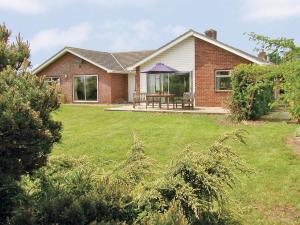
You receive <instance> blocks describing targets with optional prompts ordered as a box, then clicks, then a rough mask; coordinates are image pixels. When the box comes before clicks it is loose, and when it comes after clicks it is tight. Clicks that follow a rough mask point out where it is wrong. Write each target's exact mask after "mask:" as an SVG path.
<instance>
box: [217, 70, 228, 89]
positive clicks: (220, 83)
mask: <svg viewBox="0 0 300 225" xmlns="http://www.w3.org/2000/svg"><path fill="white" fill-rule="evenodd" d="M215 76H216V79H215V80H216V91H229V90H231V77H230V70H217V71H216V74H215Z"/></svg>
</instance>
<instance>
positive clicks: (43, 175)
mask: <svg viewBox="0 0 300 225" xmlns="http://www.w3.org/2000/svg"><path fill="white" fill-rule="evenodd" d="M21 186H22V187H23V189H24V192H25V196H24V197H23V199H24V201H22V204H21V207H19V209H17V210H15V212H14V216H13V217H12V218H11V220H10V224H15V225H17V224H20V221H22V220H24V221H28V224H62V225H63V224H66V225H67V224H72V225H73V224H74V225H76V224H78V225H81V224H90V223H91V222H94V221H101V222H103V223H108V224H110V223H109V222H110V221H122V222H125V221H126V222H128V223H133V221H134V220H135V218H136V217H137V213H136V212H137V211H136V209H137V207H136V205H135V204H134V202H133V198H132V196H131V195H130V190H128V188H127V187H126V186H123V185H120V184H118V185H116V184H114V183H111V182H110V181H109V179H108V178H103V177H102V176H100V175H99V172H98V170H97V168H96V167H95V166H94V165H93V164H92V163H90V161H89V159H88V158H86V157H83V158H79V159H75V158H66V157H61V156H60V157H53V158H51V159H50V161H49V163H48V164H47V166H45V167H43V168H41V169H40V170H38V171H37V172H36V173H34V174H33V175H32V176H31V177H29V176H27V177H24V179H23V180H22V183H21Z"/></svg>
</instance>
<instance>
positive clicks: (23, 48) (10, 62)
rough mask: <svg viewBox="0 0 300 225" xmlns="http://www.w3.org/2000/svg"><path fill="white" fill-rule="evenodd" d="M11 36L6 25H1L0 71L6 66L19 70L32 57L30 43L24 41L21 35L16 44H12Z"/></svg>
mask: <svg viewBox="0 0 300 225" xmlns="http://www.w3.org/2000/svg"><path fill="white" fill-rule="evenodd" d="M11 34H12V32H11V31H10V30H9V29H8V28H7V27H6V25H5V24H3V25H0V71H1V70H3V69H5V67H6V66H11V67H12V68H14V69H16V70H19V69H20V68H21V67H22V64H23V62H24V61H27V60H28V59H29V57H30V50H29V43H28V42H26V41H23V39H22V37H21V35H20V34H18V35H17V37H16V41H15V42H11V40H10V37H11ZM28 65H29V62H28Z"/></svg>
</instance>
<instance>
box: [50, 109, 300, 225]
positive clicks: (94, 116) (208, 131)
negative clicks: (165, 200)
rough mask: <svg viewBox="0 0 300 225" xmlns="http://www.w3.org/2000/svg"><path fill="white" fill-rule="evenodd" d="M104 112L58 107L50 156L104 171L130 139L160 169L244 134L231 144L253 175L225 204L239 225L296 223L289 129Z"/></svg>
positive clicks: (297, 171)
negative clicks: (188, 149) (236, 210)
mask: <svg viewBox="0 0 300 225" xmlns="http://www.w3.org/2000/svg"><path fill="white" fill-rule="evenodd" d="M104 109H105V107H102V106H79V105H64V106H62V107H61V109H60V110H59V111H58V112H57V113H55V114H54V118H55V119H56V120H61V121H62V122H63V133H62V134H63V138H62V141H61V143H59V144H57V145H55V147H54V150H53V153H52V154H53V155H58V154H67V155H72V156H81V155H86V156H89V157H91V158H92V160H93V161H94V162H95V163H97V164H98V165H99V167H101V168H103V170H104V171H109V170H110V169H111V168H113V167H114V166H115V165H116V163H118V162H119V161H121V160H122V159H124V158H125V157H126V154H127V151H128V149H129V148H130V145H131V144H132V135H133V133H135V134H137V135H138V137H139V138H140V139H142V140H143V142H144V144H145V150H146V153H147V154H148V155H149V156H150V157H152V158H153V159H155V160H156V161H157V164H158V165H160V166H162V168H163V166H165V165H168V163H170V162H171V160H172V159H174V158H175V157H176V156H177V155H178V153H179V152H180V151H182V150H183V149H184V148H185V146H187V145H188V144H191V143H194V144H195V147H194V148H195V149H196V150H199V151H202V150H206V149H207V148H208V146H209V145H210V144H212V143H213V142H214V141H215V140H216V138H218V137H219V136H221V135H222V134H224V133H226V132H230V131H233V130H236V129H245V130H247V131H248V133H249V135H248V138H247V144H246V145H242V144H234V148H235V149H236V152H237V153H238V154H239V155H240V156H241V157H242V158H243V159H244V160H245V161H246V162H247V163H248V165H249V166H250V167H251V168H252V169H253V170H254V171H255V173H254V174H251V175H250V176H241V182H240V183H238V184H237V185H236V188H235V189H234V190H232V191H230V196H231V199H232V200H233V201H236V202H238V205H239V206H241V207H242V209H243V213H242V219H241V220H242V223H243V224H299V223H300V219H299V217H300V161H299V159H296V158H295V157H294V156H293V153H292V150H291V149H290V148H289V147H287V146H286V144H285V138H286V137H287V136H288V135H291V134H292V133H293V132H295V129H296V126H295V125H287V124H286V123H285V122H276V123H275V122H273V123H272V122H266V123H257V124H250V125H242V124H240V125H232V124H226V123H221V122H220V121H223V120H224V119H225V117H224V116H207V115H182V114H176V115H174V114H151V113H133V112H108V111H104ZM160 168H161V167H160ZM297 217H298V218H297Z"/></svg>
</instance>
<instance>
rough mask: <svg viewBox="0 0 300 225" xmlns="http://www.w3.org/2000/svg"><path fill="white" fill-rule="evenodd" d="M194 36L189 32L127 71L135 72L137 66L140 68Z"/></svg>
mask: <svg viewBox="0 0 300 225" xmlns="http://www.w3.org/2000/svg"><path fill="white" fill-rule="evenodd" d="M192 35H193V32H192V31H190V32H187V33H186V34H185V35H183V36H182V37H180V38H178V39H175V40H174V41H173V42H170V43H169V44H167V45H166V46H164V47H162V48H161V49H159V50H157V51H155V52H154V53H152V54H151V55H149V56H148V57H146V58H144V59H142V60H141V61H139V62H137V63H136V64H134V65H133V66H130V67H128V68H127V70H129V71H131V70H135V68H136V67H137V66H140V65H142V64H144V63H145V62H147V61H149V60H151V59H153V58H154V57H156V56H157V55H159V54H161V53H162V52H164V51H167V50H168V49H170V48H172V47H173V46H175V45H177V44H178V43H180V42H182V41H184V40H185V39H187V38H188V37H191V36H192Z"/></svg>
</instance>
